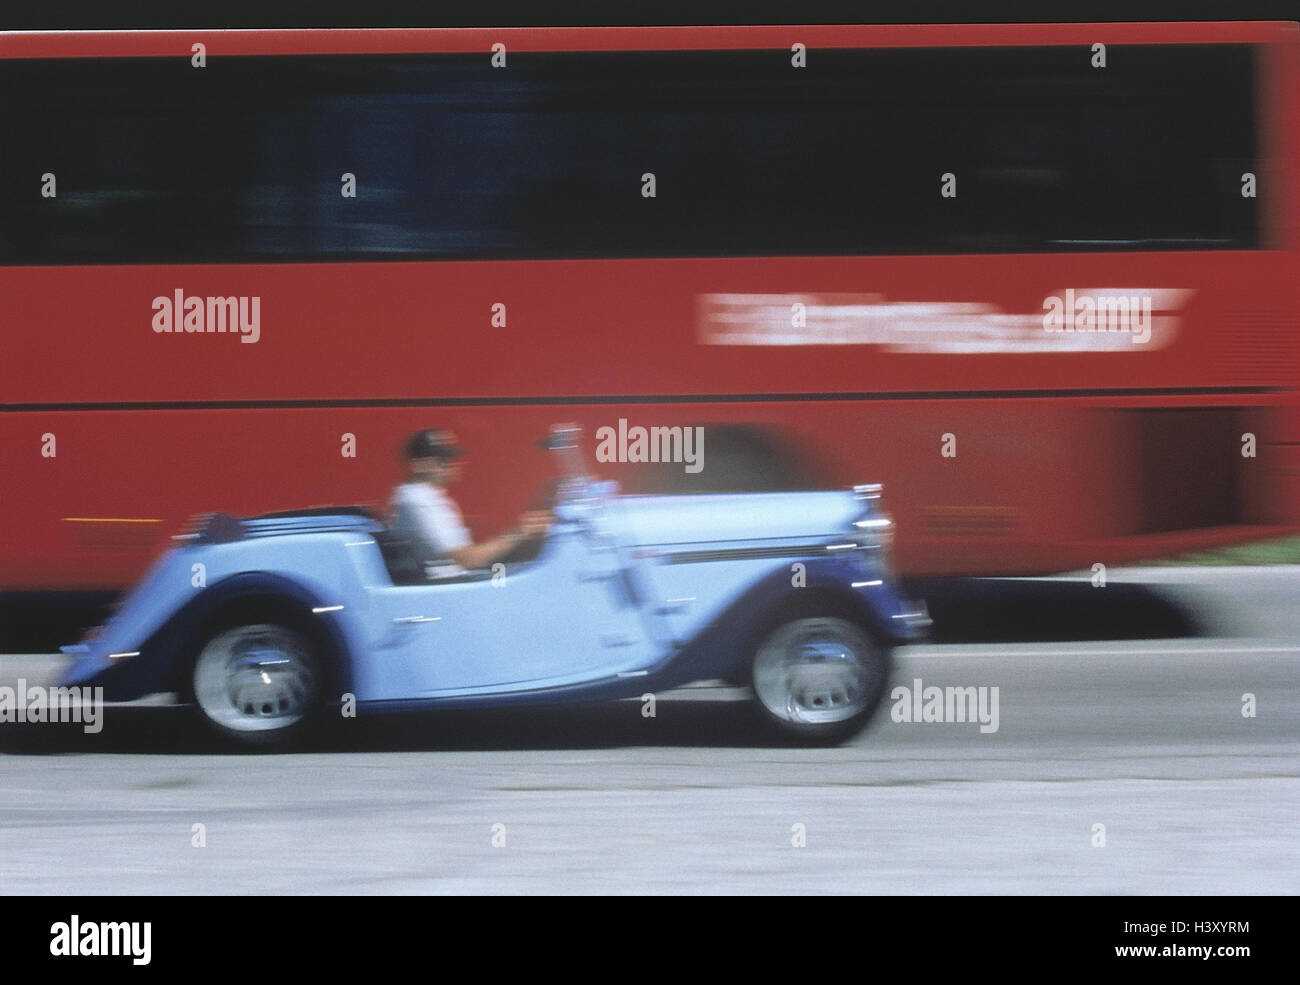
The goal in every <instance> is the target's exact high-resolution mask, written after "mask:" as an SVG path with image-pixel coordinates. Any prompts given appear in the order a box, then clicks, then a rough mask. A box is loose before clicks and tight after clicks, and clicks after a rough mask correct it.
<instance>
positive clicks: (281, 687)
mask: <svg viewBox="0 0 1300 985" xmlns="http://www.w3.org/2000/svg"><path fill="white" fill-rule="evenodd" d="M316 694H317V681H316V675H315V672H314V671H313V667H312V659H311V650H310V647H309V646H308V644H307V641H306V640H304V639H303V638H302V637H301V636H300V635H299V634H297V633H295V632H294V631H293V630H291V629H288V628H287V627H284V626H274V625H259V626H241V627H238V628H236V629H231V630H227V631H226V632H224V633H221V634H220V635H218V636H216V637H214V638H213V639H212V640H210V641H209V642H208V644H207V645H206V646H205V647H204V648H203V652H202V653H201V654H199V658H198V661H197V662H196V663H195V665H194V696H195V699H196V700H197V701H198V703H199V707H201V708H202V709H203V711H204V713H205V714H206V715H207V716H208V717H209V718H211V719H212V720H213V721H215V722H216V723H217V724H219V725H224V726H225V727H226V728H229V729H232V730H234V731H238V732H258V731H267V730H271V729H283V728H287V727H289V726H291V725H293V724H295V723H297V722H298V721H300V720H301V719H302V718H303V716H305V715H306V714H307V712H308V711H309V710H310V708H311V705H312V702H313V701H314V700H315V698H316Z"/></svg>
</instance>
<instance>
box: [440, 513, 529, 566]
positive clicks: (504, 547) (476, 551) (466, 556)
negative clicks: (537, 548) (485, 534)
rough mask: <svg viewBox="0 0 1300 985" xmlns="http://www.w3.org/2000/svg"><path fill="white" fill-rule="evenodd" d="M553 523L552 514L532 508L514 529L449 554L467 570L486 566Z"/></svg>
mask: <svg viewBox="0 0 1300 985" xmlns="http://www.w3.org/2000/svg"><path fill="white" fill-rule="evenodd" d="M550 525H551V518H550V515H549V514H547V513H545V512H544V511H541V510H530V511H529V512H527V513H525V514H523V515H522V516H521V517H520V518H519V523H518V525H517V526H516V527H515V528H514V529H513V530H507V531H506V532H505V533H503V534H501V535H499V536H497V537H493V538H492V539H491V540H485V541H483V542H482V543H481V544H468V545H466V546H465V547H460V548H457V549H456V550H451V551H448V552H447V554H448V556H449V557H450V558H451V559H452V560H453V561H455V562H456V563H457V564H459V565H460V566H461V567H462V568H464V569H465V570H467V571H468V570H471V569H474V568H486V567H488V566H489V565H490V564H491V563H492V562H493V561H496V560H497V559H499V558H503V557H505V556H506V555H508V554H510V553H511V552H512V551H513V550H514V549H515V548H517V547H518V546H519V545H520V544H522V543H523V542H524V541H525V540H527V539H528V538H529V537H534V536H537V535H538V534H543V533H545V532H546V530H547V528H548V527H550Z"/></svg>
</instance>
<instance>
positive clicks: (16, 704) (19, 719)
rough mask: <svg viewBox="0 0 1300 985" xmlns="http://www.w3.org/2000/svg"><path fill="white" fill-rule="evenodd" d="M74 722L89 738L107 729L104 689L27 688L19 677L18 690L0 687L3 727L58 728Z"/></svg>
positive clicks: (0, 713) (0, 718)
mask: <svg viewBox="0 0 1300 985" xmlns="http://www.w3.org/2000/svg"><path fill="white" fill-rule="evenodd" d="M68 722H75V723H77V724H80V725H81V726H82V731H83V732H86V733H87V734H88V735H94V734H97V733H99V732H100V731H101V730H102V729H103V728H104V689H103V688H102V687H93V688H92V687H41V686H37V687H28V686H27V679H26V678H24V677H20V678H18V686H17V687H16V688H13V687H9V686H8V685H5V686H4V687H0V725H11V724H15V723H37V724H50V725H59V724H63V723H68Z"/></svg>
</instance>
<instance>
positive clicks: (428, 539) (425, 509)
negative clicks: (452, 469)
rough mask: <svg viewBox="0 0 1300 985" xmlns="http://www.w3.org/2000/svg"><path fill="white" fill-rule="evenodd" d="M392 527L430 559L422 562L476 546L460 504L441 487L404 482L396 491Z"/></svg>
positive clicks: (424, 559)
mask: <svg viewBox="0 0 1300 985" xmlns="http://www.w3.org/2000/svg"><path fill="white" fill-rule="evenodd" d="M391 526H392V529H393V532H394V533H396V534H397V535H398V536H399V537H403V538H405V539H406V540H409V541H411V543H412V544H414V545H416V546H417V548H418V549H419V550H420V553H422V554H425V555H428V556H427V557H421V559H420V560H422V561H425V562H428V561H434V560H439V559H445V558H447V557H448V555H449V554H450V553H451V552H452V551H458V550H460V549H461V548H462V547H469V546H470V545H471V544H472V543H473V540H472V539H471V538H470V535H469V530H468V529H467V528H466V527H465V520H464V518H463V517H462V516H461V513H460V507H458V506H457V505H456V501H455V500H454V499H452V498H451V497H450V496H448V495H447V493H446V491H445V490H444V489H442V488H441V487H440V486H431V485H429V483H427V482H404V483H402V484H401V485H400V486H398V487H397V488H396V489H395V490H393V500H392V523H391ZM446 566H447V567H456V566H455V565H452V564H447V565H446ZM438 567H439V569H442V568H443V567H444V565H442V564H440V565H439V566H438ZM456 570H457V571H459V570H460V569H459V567H456Z"/></svg>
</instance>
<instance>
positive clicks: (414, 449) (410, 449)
mask: <svg viewBox="0 0 1300 985" xmlns="http://www.w3.org/2000/svg"><path fill="white" fill-rule="evenodd" d="M463 454H465V453H464V452H463V451H462V450H461V449H460V448H458V447H456V436H455V435H454V434H452V433H451V432H450V431H445V430H443V429H441V428H436V429H432V430H428V431H416V432H415V434H413V435H411V436H410V437H409V438H407V439H406V458H407V460H408V461H409V460H410V459H412V458H443V459H447V458H456V457H457V456H460V455H463Z"/></svg>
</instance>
